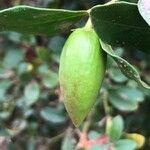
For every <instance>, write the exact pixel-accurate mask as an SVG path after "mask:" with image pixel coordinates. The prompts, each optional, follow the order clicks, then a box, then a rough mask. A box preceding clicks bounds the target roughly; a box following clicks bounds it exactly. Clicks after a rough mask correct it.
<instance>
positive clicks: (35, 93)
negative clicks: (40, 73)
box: [24, 81, 40, 105]
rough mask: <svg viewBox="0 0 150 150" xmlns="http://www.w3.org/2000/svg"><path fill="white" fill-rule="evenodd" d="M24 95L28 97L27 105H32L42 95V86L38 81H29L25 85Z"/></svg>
mask: <svg viewBox="0 0 150 150" xmlns="http://www.w3.org/2000/svg"><path fill="white" fill-rule="evenodd" d="M24 95H25V98H26V104H27V105H32V104H33V103H35V102H36V101H37V100H38V98H39V95H40V87H39V85H38V83H37V82H35V81H33V82H31V83H29V84H28V85H27V86H26V87H25V91H24Z"/></svg>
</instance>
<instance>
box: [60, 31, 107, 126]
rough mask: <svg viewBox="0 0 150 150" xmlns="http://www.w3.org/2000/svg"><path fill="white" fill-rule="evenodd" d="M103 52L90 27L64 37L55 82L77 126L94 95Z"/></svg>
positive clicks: (102, 67)
mask: <svg viewBox="0 0 150 150" xmlns="http://www.w3.org/2000/svg"><path fill="white" fill-rule="evenodd" d="M105 66H106V55H105V54H104V52H103V51H102V49H101V47H100V42H99V38H98V36H97V34H96V33H95V31H94V30H93V29H87V28H79V29H76V30H75V31H74V32H73V33H72V34H71V35H70V36H69V38H68V39H67V41H66V43H65V45H64V48H63V51H62V54H61V59H60V68H59V81H60V88H61V92H62V95H63V97H64V104H65V107H66V109H67V111H68V113H69V116H70V117H71V119H72V121H73V123H74V125H75V126H76V127H78V126H79V125H80V124H81V123H82V121H83V119H84V118H85V117H86V115H87V114H88V112H89V111H90V109H91V108H92V106H93V104H94V102H95V100H96V97H97V95H98V92H99V89H100V86H101V83H102V80H103V78H104V73H105Z"/></svg>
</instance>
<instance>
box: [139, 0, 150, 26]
mask: <svg viewBox="0 0 150 150" xmlns="http://www.w3.org/2000/svg"><path fill="white" fill-rule="evenodd" d="M138 9H139V12H140V14H141V15H142V17H143V18H144V20H145V21H146V22H147V23H148V24H149V25H150V1H149V0H139V1H138Z"/></svg>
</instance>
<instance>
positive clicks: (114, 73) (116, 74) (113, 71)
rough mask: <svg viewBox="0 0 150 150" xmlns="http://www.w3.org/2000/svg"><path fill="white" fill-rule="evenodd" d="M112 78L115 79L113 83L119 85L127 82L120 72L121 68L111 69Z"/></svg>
mask: <svg viewBox="0 0 150 150" xmlns="http://www.w3.org/2000/svg"><path fill="white" fill-rule="evenodd" d="M110 76H111V78H112V79H113V81H115V82H117V83H122V82H125V81H127V80H128V79H127V77H126V76H124V75H123V74H122V73H121V71H120V70H119V68H113V69H111V73H110Z"/></svg>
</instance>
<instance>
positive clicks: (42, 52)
mask: <svg viewBox="0 0 150 150" xmlns="http://www.w3.org/2000/svg"><path fill="white" fill-rule="evenodd" d="M36 53H37V55H38V58H39V59H40V60H41V61H43V62H48V61H50V59H51V57H50V52H49V51H48V50H47V49H46V48H45V47H36Z"/></svg>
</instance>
